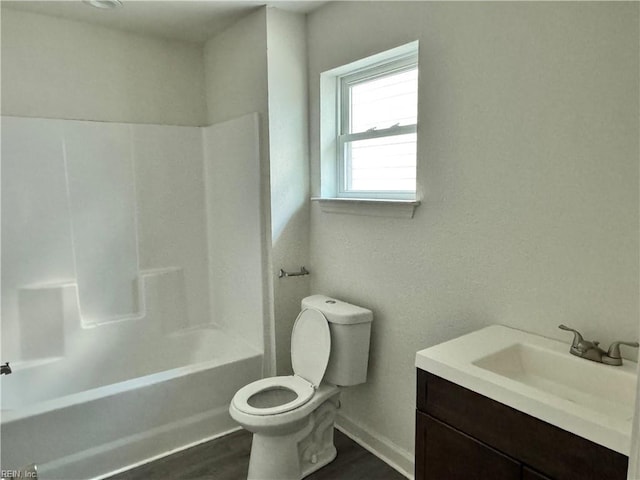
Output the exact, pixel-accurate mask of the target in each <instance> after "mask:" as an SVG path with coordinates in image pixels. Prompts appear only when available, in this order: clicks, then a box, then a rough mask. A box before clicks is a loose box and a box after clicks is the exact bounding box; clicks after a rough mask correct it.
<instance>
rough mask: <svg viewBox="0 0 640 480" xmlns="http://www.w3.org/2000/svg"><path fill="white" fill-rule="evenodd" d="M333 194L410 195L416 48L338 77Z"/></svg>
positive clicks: (412, 192)
mask: <svg viewBox="0 0 640 480" xmlns="http://www.w3.org/2000/svg"><path fill="white" fill-rule="evenodd" d="M337 80H338V87H337V89H336V90H337V92H336V93H337V97H338V98H337V100H338V108H337V110H338V112H337V113H338V128H337V129H336V130H337V139H336V148H337V152H336V160H337V165H336V172H337V179H336V182H337V192H336V193H337V196H338V197H343V198H390V199H414V198H415V193H416V137H417V135H416V131H417V123H418V57H417V52H416V51H412V52H410V53H409V54H406V53H405V54H403V55H400V56H394V57H393V58H391V59H386V60H385V61H383V62H376V63H375V64H374V65H371V66H367V67H364V68H360V69H358V70H356V71H352V72H349V73H346V74H343V75H340V76H338V77H337Z"/></svg>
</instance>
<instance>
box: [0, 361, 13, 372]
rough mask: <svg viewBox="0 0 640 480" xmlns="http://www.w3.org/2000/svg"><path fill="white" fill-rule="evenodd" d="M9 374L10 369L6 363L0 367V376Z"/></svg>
mask: <svg viewBox="0 0 640 480" xmlns="http://www.w3.org/2000/svg"><path fill="white" fill-rule="evenodd" d="M10 373H11V367H10V366H9V362H6V363H5V364H4V365H0V375H9V374H10Z"/></svg>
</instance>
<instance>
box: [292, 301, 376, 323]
mask: <svg viewBox="0 0 640 480" xmlns="http://www.w3.org/2000/svg"><path fill="white" fill-rule="evenodd" d="M305 308H312V309H314V310H318V311H320V312H322V313H323V314H324V316H325V317H326V318H327V321H329V322H330V323H337V324H341V325H354V324H357V323H369V322H371V321H373V312H372V311H371V310H368V309H366V308H362V307H358V306H357V305H352V304H350V303H347V302H343V301H341V300H338V299H336V298H331V297H327V296H326V295H311V296H310V297H306V298H304V299H303V300H302V309H303V310H304V309H305Z"/></svg>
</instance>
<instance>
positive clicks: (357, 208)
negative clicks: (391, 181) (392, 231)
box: [311, 197, 420, 218]
mask: <svg viewBox="0 0 640 480" xmlns="http://www.w3.org/2000/svg"><path fill="white" fill-rule="evenodd" d="M311 201H312V202H318V203H319V204H320V208H321V209H322V211H323V212H325V213H343V214H348V215H365V216H369V217H396V218H413V214H414V213H415V211H416V208H418V206H419V205H420V201H418V200H387V199H368V198H367V199H365V198H322V197H313V198H311Z"/></svg>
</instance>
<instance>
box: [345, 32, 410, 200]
mask: <svg viewBox="0 0 640 480" xmlns="http://www.w3.org/2000/svg"><path fill="white" fill-rule="evenodd" d="M416 43H417V42H416ZM416 47H417V45H416ZM413 69H416V70H417V71H418V75H419V63H418V50H417V48H415V49H412V51H410V52H409V53H403V54H400V55H395V56H393V57H391V58H386V59H384V60H382V61H379V62H376V63H373V64H369V65H366V66H364V67H361V68H358V69H352V70H350V71H348V72H346V73H344V74H343V75H340V76H337V77H336V82H337V83H336V114H337V115H336V134H337V135H336V152H335V159H336V180H335V181H336V186H337V188H336V196H337V197H338V198H365V199H366V198H370V199H392V200H414V199H415V198H416V189H417V188H414V189H413V190H348V189H347V187H348V185H349V183H350V177H351V168H350V158H348V154H347V153H346V152H347V149H346V145H347V144H348V143H349V142H354V141H358V140H368V139H375V138H384V137H390V136H398V135H406V134H411V133H417V131H418V124H417V118H416V123H415V124H411V125H402V126H392V127H389V128H384V129H380V130H378V129H375V130H367V131H365V132H356V133H349V132H348V129H349V125H350V120H351V99H350V92H351V87H352V86H354V85H357V84H359V83H364V82H367V81H371V80H375V79H376V78H382V77H386V76H390V75H394V74H398V73H402V72H406V71H410V70H413ZM416 101H417V100H416ZM416 156H417V138H416ZM416 164H417V159H416ZM416 170H417V165H416ZM416 187H417V186H416Z"/></svg>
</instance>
